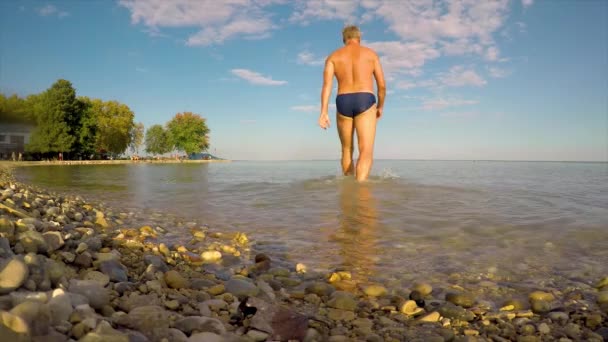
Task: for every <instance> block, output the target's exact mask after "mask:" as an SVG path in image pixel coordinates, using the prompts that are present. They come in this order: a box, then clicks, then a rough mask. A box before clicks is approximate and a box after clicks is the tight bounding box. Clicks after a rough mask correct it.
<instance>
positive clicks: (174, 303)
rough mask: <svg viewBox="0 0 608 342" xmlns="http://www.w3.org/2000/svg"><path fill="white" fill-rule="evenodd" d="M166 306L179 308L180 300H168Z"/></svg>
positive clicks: (171, 308)
mask: <svg viewBox="0 0 608 342" xmlns="http://www.w3.org/2000/svg"><path fill="white" fill-rule="evenodd" d="M165 307H166V308H167V309H169V310H177V309H179V302H178V301H177V300H168V301H166V302H165Z"/></svg>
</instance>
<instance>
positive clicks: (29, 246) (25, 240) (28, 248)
mask: <svg viewBox="0 0 608 342" xmlns="http://www.w3.org/2000/svg"><path fill="white" fill-rule="evenodd" d="M18 240H19V243H21V245H22V246H23V249H24V250H25V252H26V253H46V251H47V249H48V247H47V245H46V241H45V240H44V238H43V237H42V234H40V233H38V232H37V231H35V230H29V231H26V232H23V233H21V234H19V239H18Z"/></svg>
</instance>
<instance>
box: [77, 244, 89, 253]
mask: <svg viewBox="0 0 608 342" xmlns="http://www.w3.org/2000/svg"><path fill="white" fill-rule="evenodd" d="M87 249H89V245H87V244H86V243H85V242H81V243H79V244H78V247H77V248H76V254H80V253H82V252H84V251H86V250H87Z"/></svg>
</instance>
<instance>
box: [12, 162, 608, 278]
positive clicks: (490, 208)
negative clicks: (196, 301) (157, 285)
mask: <svg viewBox="0 0 608 342" xmlns="http://www.w3.org/2000/svg"><path fill="white" fill-rule="evenodd" d="M16 176H17V178H18V179H20V180H21V181H24V182H28V183H30V184H34V185H39V186H43V187H45V188H47V189H50V190H53V191H58V192H63V193H76V194H80V195H82V196H83V197H84V198H86V199H88V200H94V201H102V202H104V203H106V204H107V206H109V207H111V208H115V209H116V211H117V212H128V211H134V212H138V213H141V214H142V215H144V216H147V217H151V218H152V217H156V218H158V217H159V216H160V217H162V218H163V219H164V220H165V225H166V226H165V227H164V228H167V229H169V230H171V228H172V227H171V225H172V224H173V223H174V222H178V221H195V222H198V223H199V224H206V225H209V226H210V227H212V228H213V229H214V230H221V229H227V230H234V231H243V232H246V233H247V235H248V236H250V238H252V239H253V240H254V241H255V243H256V245H255V246H256V249H257V250H259V251H263V252H266V253H268V254H270V256H271V257H273V258H280V259H282V260H285V261H286V262H288V263H290V264H294V263H297V262H302V263H304V264H306V265H307V266H308V267H309V268H310V269H315V270H321V271H325V270H331V269H334V268H337V267H345V268H347V269H349V270H351V271H352V272H353V273H354V276H355V277H356V278H359V279H362V280H374V281H376V280H377V281H383V282H388V283H393V284H402V283H407V282H411V281H412V280H415V279H424V280H427V281H429V282H431V283H437V282H447V281H448V279H452V280H453V279H454V277H455V276H458V275H461V276H462V277H464V279H466V281H465V282H468V283H469V284H468V285H469V286H477V285H475V284H474V283H475V282H476V281H478V280H488V279H489V280H492V281H495V282H498V283H500V284H501V285H504V286H507V287H512V288H514V289H527V288H539V287H555V288H565V287H567V286H571V285H572V284H576V283H578V282H585V283H589V282H592V281H594V280H596V279H597V278H599V277H600V276H605V275H608V163H558V162H473V161H392V160H382V161H377V162H376V163H375V165H374V171H373V176H372V179H371V181H370V182H368V183H366V184H357V183H356V182H354V181H353V180H352V178H350V177H342V176H340V175H339V165H338V162H335V161H305V162H299V161H298V162H295V161H294V162H232V163H211V164H143V163H142V164H127V165H97V166H90V165H86V166H85V165H82V166H65V165H61V166H40V167H28V168H19V169H16ZM157 212H160V213H162V215H158V214H157V215H154V213H157ZM172 233H173V234H172V236H173V237H172V239H173V240H174V241H175V242H180V239H182V240H184V241H185V240H187V239H188V237H189V233H188V232H187V231H175V229H174V231H173V232H172ZM454 273H456V275H455V274H454ZM479 286H483V283H482V285H479Z"/></svg>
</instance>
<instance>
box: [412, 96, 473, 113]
mask: <svg viewBox="0 0 608 342" xmlns="http://www.w3.org/2000/svg"><path fill="white" fill-rule="evenodd" d="M477 103H479V101H476V100H463V99H457V98H447V99H445V98H441V97H439V98H434V99H426V100H424V102H423V103H422V109H424V110H429V111H430V110H442V109H446V108H450V107H459V106H467V105H474V104H477Z"/></svg>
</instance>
